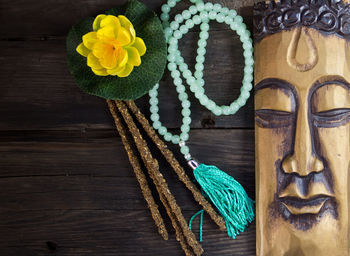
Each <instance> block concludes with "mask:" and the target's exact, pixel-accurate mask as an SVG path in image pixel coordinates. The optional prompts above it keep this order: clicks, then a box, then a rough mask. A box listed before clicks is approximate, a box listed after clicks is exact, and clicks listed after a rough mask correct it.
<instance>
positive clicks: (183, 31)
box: [180, 25, 188, 34]
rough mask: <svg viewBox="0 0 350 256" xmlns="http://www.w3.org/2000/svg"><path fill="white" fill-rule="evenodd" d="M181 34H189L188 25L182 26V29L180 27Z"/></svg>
mask: <svg viewBox="0 0 350 256" xmlns="http://www.w3.org/2000/svg"><path fill="white" fill-rule="evenodd" d="M180 32H181V33H182V34H186V33H187V32H188V28H187V26H186V25H181V27H180Z"/></svg>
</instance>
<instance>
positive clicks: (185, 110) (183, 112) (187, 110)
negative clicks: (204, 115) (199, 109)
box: [181, 109, 191, 117]
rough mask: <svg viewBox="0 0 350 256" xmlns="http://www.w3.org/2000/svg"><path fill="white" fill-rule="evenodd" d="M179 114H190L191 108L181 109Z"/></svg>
mask: <svg viewBox="0 0 350 256" xmlns="http://www.w3.org/2000/svg"><path fill="white" fill-rule="evenodd" d="M181 114H182V116H184V117H185V116H190V115H191V110H189V109H183V110H182V111H181Z"/></svg>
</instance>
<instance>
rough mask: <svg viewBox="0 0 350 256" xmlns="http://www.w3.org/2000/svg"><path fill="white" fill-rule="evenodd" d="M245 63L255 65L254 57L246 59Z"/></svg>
mask: <svg viewBox="0 0 350 256" xmlns="http://www.w3.org/2000/svg"><path fill="white" fill-rule="evenodd" d="M244 64H245V65H247V66H250V65H253V64H254V59H253V57H252V58H247V59H245V61H244Z"/></svg>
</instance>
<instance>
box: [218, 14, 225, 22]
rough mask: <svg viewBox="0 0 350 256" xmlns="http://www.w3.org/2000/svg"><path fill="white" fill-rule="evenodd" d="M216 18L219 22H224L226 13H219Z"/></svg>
mask: <svg viewBox="0 0 350 256" xmlns="http://www.w3.org/2000/svg"><path fill="white" fill-rule="evenodd" d="M216 20H217V22H219V23H223V22H224V20H225V15H223V14H222V13H218V15H216Z"/></svg>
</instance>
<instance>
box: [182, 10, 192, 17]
mask: <svg viewBox="0 0 350 256" xmlns="http://www.w3.org/2000/svg"><path fill="white" fill-rule="evenodd" d="M182 17H184V19H189V18H191V13H190V12H189V11H188V10H184V11H183V12H182Z"/></svg>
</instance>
